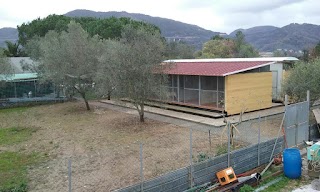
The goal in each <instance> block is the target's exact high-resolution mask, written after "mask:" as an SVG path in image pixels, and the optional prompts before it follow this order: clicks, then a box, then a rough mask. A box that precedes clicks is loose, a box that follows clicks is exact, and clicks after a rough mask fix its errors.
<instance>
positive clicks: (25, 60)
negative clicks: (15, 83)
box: [9, 57, 35, 74]
mask: <svg viewBox="0 0 320 192" xmlns="http://www.w3.org/2000/svg"><path fill="white" fill-rule="evenodd" d="M9 60H10V63H11V66H12V68H13V70H14V73H15V74H20V73H32V71H30V70H24V69H23V67H22V65H23V64H35V62H34V61H33V60H32V59H30V57H10V58H9Z"/></svg>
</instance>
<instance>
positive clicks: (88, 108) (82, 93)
mask: <svg viewBox="0 0 320 192" xmlns="http://www.w3.org/2000/svg"><path fill="white" fill-rule="evenodd" d="M79 93H80V95H81V97H82V98H83V100H84V102H85V104H86V108H87V110H88V111H90V106H89V103H88V100H87V98H86V93H84V92H80V91H79Z"/></svg>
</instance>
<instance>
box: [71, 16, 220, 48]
mask: <svg viewBox="0 0 320 192" xmlns="http://www.w3.org/2000/svg"><path fill="white" fill-rule="evenodd" d="M65 15H66V16H69V17H97V18H107V17H112V16H113V17H118V18H119V17H129V18H131V19H134V20H138V21H145V22H147V23H151V24H154V25H156V26H158V27H159V28H160V29H161V33H162V35H163V36H164V37H166V38H167V39H170V40H172V39H176V40H182V41H185V42H187V43H190V44H192V45H194V46H195V47H196V48H197V49H201V48H202V44H203V43H204V42H206V41H208V40H209V39H210V38H211V37H213V36H214V35H217V34H219V33H218V32H213V31H210V30H206V29H203V28H201V27H198V26H196V25H190V24H187V23H182V22H179V21H174V20H171V19H165V18H161V17H151V16H148V15H143V14H139V13H127V12H114V11H110V12H95V11H89V10H74V11H70V12H68V13H66V14H65Z"/></svg>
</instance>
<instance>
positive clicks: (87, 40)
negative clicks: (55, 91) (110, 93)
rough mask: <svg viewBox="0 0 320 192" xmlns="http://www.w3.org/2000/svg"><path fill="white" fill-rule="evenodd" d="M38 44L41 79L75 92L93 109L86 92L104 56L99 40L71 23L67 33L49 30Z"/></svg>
mask: <svg viewBox="0 0 320 192" xmlns="http://www.w3.org/2000/svg"><path fill="white" fill-rule="evenodd" d="M33 44H34V45H37V43H34V42H33ZM38 44H39V46H35V51H34V52H36V53H37V54H38V58H39V62H40V65H41V69H42V72H43V74H42V78H44V79H47V80H50V81H52V82H53V83H55V84H56V85H61V86H63V87H64V88H71V89H74V90H75V91H76V92H78V93H79V94H80V95H81V97H82V98H83V100H84V102H85V104H86V108H87V110H90V106H89V104H88V101H87V98H86V93H87V92H88V91H90V90H91V89H92V84H93V78H94V76H95V74H96V69H97V65H98V58H99V56H100V55H101V54H102V52H101V50H102V49H101V41H100V39H99V38H98V37H97V36H94V37H90V36H89V34H88V33H87V32H86V31H84V30H83V28H82V27H81V25H80V24H78V23H75V22H74V21H71V22H70V24H69V25H68V29H67V32H64V31H63V32H62V33H61V34H59V33H57V32H55V31H50V32H48V33H47V34H46V35H45V37H43V38H40V40H39V42H38ZM28 47H29V48H30V47H31V46H28Z"/></svg>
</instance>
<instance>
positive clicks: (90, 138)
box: [0, 102, 220, 192]
mask: <svg viewBox="0 0 320 192" xmlns="http://www.w3.org/2000/svg"><path fill="white" fill-rule="evenodd" d="M0 122H1V124H0V167H5V168H4V170H1V174H3V175H5V176H4V177H5V178H6V179H5V180H6V181H4V180H1V182H0V186H1V187H6V188H10V187H11V188H12V187H17V188H21V189H22V191H23V189H25V188H26V187H28V190H29V191H39V192H40V191H67V189H68V168H67V166H68V161H69V160H71V162H72V188H73V189H74V190H75V191H110V190H112V189H116V188H120V187H124V186H128V185H130V184H133V183H136V182H138V181H139V179H140V175H139V173H140V162H139V146H140V143H143V158H144V176H145V178H146V179H148V178H151V177H155V176H158V175H160V174H163V173H165V172H167V171H170V170H174V169H177V168H181V167H184V166H186V165H188V164H189V129H186V128H183V127H179V126H176V125H172V124H169V123H165V122H158V121H154V120H150V119H146V122H145V123H140V122H139V118H138V117H137V116H136V115H133V114H129V113H122V112H118V111H113V110H109V109H103V108H99V107H94V106H92V110H91V111H86V110H85V107H84V104H83V103H80V102H69V103H59V104H54V105H43V106H36V107H29V108H14V109H5V110H0ZM207 138H208V135H207V133H204V132H200V131H194V132H193V139H194V143H193V154H194V158H195V161H197V159H196V158H197V157H198V154H209V153H212V155H215V153H216V151H215V149H214V147H213V148H212V149H211V148H210V151H209V143H208V139H207ZM219 138H220V136H218V137H215V136H212V145H213V146H214V145H215V144H218V143H220V139H219ZM4 177H3V178H4ZM0 178H2V177H0Z"/></svg>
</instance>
